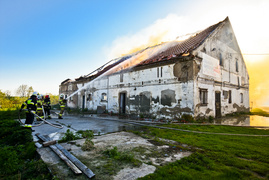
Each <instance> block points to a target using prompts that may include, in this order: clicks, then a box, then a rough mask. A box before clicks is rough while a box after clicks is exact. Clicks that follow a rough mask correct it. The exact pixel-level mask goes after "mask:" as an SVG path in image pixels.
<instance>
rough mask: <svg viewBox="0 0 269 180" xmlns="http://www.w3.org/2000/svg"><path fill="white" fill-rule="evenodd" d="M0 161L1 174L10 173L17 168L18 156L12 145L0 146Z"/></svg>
mask: <svg viewBox="0 0 269 180" xmlns="http://www.w3.org/2000/svg"><path fill="white" fill-rule="evenodd" d="M0 162H2V163H1V166H0V174H1V175H7V174H12V173H15V172H16V171H17V170H18V169H19V165H20V161H19V157H18V154H17V152H16V151H15V150H14V148H13V147H10V146H4V147H0ZM0 177H1V176H0ZM0 179H1V178H0Z"/></svg>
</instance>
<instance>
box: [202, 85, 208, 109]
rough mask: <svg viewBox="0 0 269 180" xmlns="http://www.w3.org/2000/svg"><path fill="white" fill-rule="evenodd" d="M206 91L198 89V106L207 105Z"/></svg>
mask: <svg viewBox="0 0 269 180" xmlns="http://www.w3.org/2000/svg"><path fill="white" fill-rule="evenodd" d="M207 94H208V93H207V89H200V104H201V105H203V106H206V105H207Z"/></svg>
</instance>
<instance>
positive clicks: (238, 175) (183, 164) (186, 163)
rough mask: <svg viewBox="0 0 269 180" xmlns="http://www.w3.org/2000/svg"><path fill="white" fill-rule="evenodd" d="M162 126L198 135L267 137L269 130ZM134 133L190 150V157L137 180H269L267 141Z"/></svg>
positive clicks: (152, 130) (159, 131) (160, 131)
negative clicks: (210, 133) (186, 146)
mask: <svg viewBox="0 0 269 180" xmlns="http://www.w3.org/2000/svg"><path fill="white" fill-rule="evenodd" d="M166 126H167V127H172V128H179V129H186V130H192V131H202V132H214V133H232V134H255V135H269V130H261V129H254V128H246V127H229V126H199V125H166ZM135 133H137V134H139V135H141V136H147V137H154V138H156V137H157V138H165V139H170V140H174V141H177V142H178V143H179V144H188V145H189V146H192V147H193V148H192V149H191V151H193V154H192V155H191V156H189V157H186V158H183V159H181V160H179V161H176V162H174V163H170V164H168V165H166V166H162V167H158V169H157V171H156V172H155V173H154V174H151V175H148V176H146V177H144V178H141V179H269V137H248V136H228V135H209V134H196V133H189V132H183V131H175V130H165V129H158V128H149V127H147V128H145V129H143V130H141V131H136V132H135ZM178 146H179V147H180V148H182V149H184V147H183V146H181V145H178Z"/></svg>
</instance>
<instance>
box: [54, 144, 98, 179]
mask: <svg viewBox="0 0 269 180" xmlns="http://www.w3.org/2000/svg"><path fill="white" fill-rule="evenodd" d="M55 146H56V147H57V148H58V149H59V150H60V151H61V152H62V153H63V154H64V155H65V156H66V157H67V158H68V159H70V160H71V161H72V162H73V163H74V164H75V165H76V166H77V167H78V168H79V169H80V170H81V171H82V172H83V173H84V174H85V175H86V176H87V177H89V178H93V177H94V176H95V174H94V173H93V172H92V171H91V170H90V169H89V168H88V167H87V166H85V165H84V164H83V163H82V162H81V161H80V160H78V159H77V158H76V157H75V156H73V155H72V154H71V153H70V152H68V151H67V150H66V149H64V148H63V147H62V146H61V145H60V144H56V145H55Z"/></svg>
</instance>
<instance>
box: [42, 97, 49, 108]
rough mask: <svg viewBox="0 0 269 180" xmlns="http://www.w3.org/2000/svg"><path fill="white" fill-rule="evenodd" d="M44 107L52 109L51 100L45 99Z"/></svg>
mask: <svg viewBox="0 0 269 180" xmlns="http://www.w3.org/2000/svg"><path fill="white" fill-rule="evenodd" d="M43 106H44V107H45V108H46V109H51V106H50V98H45V99H44V103H43Z"/></svg>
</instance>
